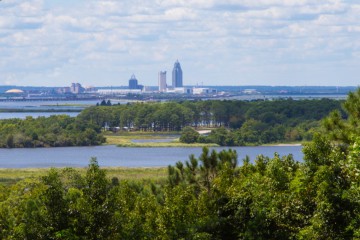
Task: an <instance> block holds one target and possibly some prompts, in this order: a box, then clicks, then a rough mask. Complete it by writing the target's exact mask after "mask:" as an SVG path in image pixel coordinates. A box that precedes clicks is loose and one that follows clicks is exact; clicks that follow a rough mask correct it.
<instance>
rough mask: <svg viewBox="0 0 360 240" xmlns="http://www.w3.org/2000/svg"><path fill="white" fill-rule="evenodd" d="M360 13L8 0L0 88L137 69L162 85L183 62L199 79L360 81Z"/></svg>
mask: <svg viewBox="0 0 360 240" xmlns="http://www.w3.org/2000/svg"><path fill="white" fill-rule="evenodd" d="M359 13H360V3H359V2H358V1H355V0H348V1H345V0H319V1H312V0H303V1H297V0H267V1H264V0H253V1H249V0H240V1H234V0H219V1H214V0H209V1H204V0H193V1H188V2H186V1H182V0H171V1H170V0H169V1H160V0H149V1H146V2H140V1H138V0H135V1H128V0H124V1H115V0H101V1H95V0H78V1H71V0H29V1H21V0H2V1H0V52H1V58H0V85H18V86H29V85H32V86H67V85H69V84H70V83H72V82H82V83H83V85H84V86H99V85H103V86H126V85H127V84H128V79H129V74H131V73H136V76H137V77H138V79H140V80H141V82H142V84H143V85H144V86H156V83H157V82H158V72H159V70H160V69H168V70H170V67H171V63H172V62H173V61H174V59H180V60H181V65H182V67H183V69H186V85H192V86H195V85H197V84H201V83H203V84H204V85H209V86H216V85H228V86H229V85H233V86H234V85H235V86H239V85H242V86H244V85H270V86H271V85H272V86H275V85H277V86H279V85H286V86H306V85H307V86H310V85H313V86H314V85H318V86H358V85H359V83H360V81H359V80H360V77H359V76H360V68H359V67H358V65H359V62H360V43H359V38H360V24H359V23H360V14H359ZM169 75H170V74H169ZM169 78H170V76H169ZM168 81H170V79H168ZM168 84H169V85H170V83H168Z"/></svg>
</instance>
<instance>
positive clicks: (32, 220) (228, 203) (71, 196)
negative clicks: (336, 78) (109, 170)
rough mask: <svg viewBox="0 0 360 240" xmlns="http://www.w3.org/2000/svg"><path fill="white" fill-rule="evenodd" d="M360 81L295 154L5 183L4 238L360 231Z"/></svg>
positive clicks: (348, 235) (211, 158)
mask: <svg viewBox="0 0 360 240" xmlns="http://www.w3.org/2000/svg"><path fill="white" fill-rule="evenodd" d="M359 103H360V90H359V91H358V92H357V93H355V94H351V95H350V96H349V99H348V100H347V102H346V103H345V104H344V107H345V109H346V111H347V113H348V116H349V118H348V119H346V120H344V119H341V118H340V115H339V112H333V113H332V114H331V115H330V116H329V117H327V118H326V119H325V120H324V129H325V131H324V132H322V133H321V134H316V135H315V137H314V139H313V141H312V142H310V143H307V144H305V146H304V150H303V151H304V161H303V162H301V163H299V162H296V161H294V159H293V158H292V156H291V155H289V156H283V157H280V156H278V155H277V154H274V157H273V158H267V157H264V156H261V155H260V156H258V157H257V159H256V160H255V162H254V163H251V162H250V160H249V159H248V158H245V159H244V160H243V162H242V165H241V166H238V159H237V154H236V152H235V151H233V150H227V151H225V150H224V151H222V152H215V151H211V152H210V151H209V150H208V149H206V148H204V149H203V153H202V154H201V155H200V156H199V157H198V158H196V157H195V156H193V155H191V156H190V158H189V160H188V161H186V162H185V163H183V162H178V163H177V164H176V165H175V166H169V167H168V179H167V180H166V181H165V182H156V183H153V182H149V181H123V180H121V179H117V178H112V179H109V178H108V177H107V174H106V171H104V170H103V169H101V168H100V167H99V165H98V163H97V161H96V160H95V159H92V160H91V162H90V165H89V167H88V169H87V172H86V174H85V175H84V176H83V175H80V174H79V173H78V172H77V170H74V169H71V168H66V169H63V170H59V169H52V170H50V171H49V173H48V174H47V175H46V176H44V177H42V178H40V179H25V180H23V181H20V182H18V183H17V184H15V185H12V186H9V187H6V186H0V238H1V239H359V238H360V214H359V212H360V187H359V186H360V179H359V171H360V137H359V136H360V117H359V116H360V108H359V106H360V105H359Z"/></svg>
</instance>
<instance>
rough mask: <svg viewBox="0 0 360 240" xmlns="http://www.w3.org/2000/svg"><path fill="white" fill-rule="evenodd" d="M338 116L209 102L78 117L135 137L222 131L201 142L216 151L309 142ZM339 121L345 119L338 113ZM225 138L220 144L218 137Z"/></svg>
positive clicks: (328, 107)
mask: <svg viewBox="0 0 360 240" xmlns="http://www.w3.org/2000/svg"><path fill="white" fill-rule="evenodd" d="M335 109H337V110H341V101H336V100H330V99H321V100H301V101H294V100H292V99H288V100H276V101H256V102H247V101H238V100H224V101H219V100H208V101H184V102H167V103H147V104H144V103H135V104H127V105H115V106H111V107H109V106H108V107H106V106H100V107H99V106H98V107H91V108H88V109H85V110H84V111H82V112H81V114H80V115H79V116H78V117H79V118H80V119H82V120H83V121H87V122H90V123H91V124H96V125H97V126H99V127H104V126H109V127H120V128H122V129H124V128H125V129H133V130H139V131H180V130H182V129H183V128H184V127H187V126H190V127H193V128H197V127H213V128H219V127H224V128H226V129H227V130H226V131H224V129H222V130H219V131H218V132H216V131H215V132H214V133H213V136H211V137H209V138H207V139H204V138H200V139H199V141H200V142H215V143H218V144H220V145H246V144H262V143H271V142H285V141H301V140H311V138H312V136H313V131H314V129H317V128H318V126H319V120H320V119H322V118H324V117H325V116H327V115H328V114H329V113H330V112H331V111H333V110H335ZM341 114H342V115H344V113H343V112H342V113H341ZM224 134H225V135H226V136H225V140H224V141H217V139H219V138H223V137H222V136H221V137H219V135H224Z"/></svg>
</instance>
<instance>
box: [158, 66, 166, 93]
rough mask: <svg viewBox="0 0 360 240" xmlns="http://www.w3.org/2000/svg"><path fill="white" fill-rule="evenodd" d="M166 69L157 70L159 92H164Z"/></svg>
mask: <svg viewBox="0 0 360 240" xmlns="http://www.w3.org/2000/svg"><path fill="white" fill-rule="evenodd" d="M166 87H167V85H166V71H164V72H162V71H160V72H159V92H165V91H166Z"/></svg>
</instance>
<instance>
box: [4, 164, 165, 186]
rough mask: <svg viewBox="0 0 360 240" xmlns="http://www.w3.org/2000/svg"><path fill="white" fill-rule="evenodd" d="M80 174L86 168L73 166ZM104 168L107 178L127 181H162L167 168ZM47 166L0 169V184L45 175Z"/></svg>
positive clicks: (84, 171) (8, 183)
mask: <svg viewBox="0 0 360 240" xmlns="http://www.w3.org/2000/svg"><path fill="white" fill-rule="evenodd" d="M58 169H61V168H58ZM75 169H76V170H77V171H79V172H80V173H81V174H85V173H86V168H75ZM102 169H105V170H106V173H107V177H108V178H109V179H111V178H113V177H117V178H118V179H119V180H120V181H121V180H129V181H132V180H134V181H149V180H151V181H154V182H162V181H164V180H165V179H166V177H167V168H166V167H162V168H123V167H107V168H102ZM48 171H49V168H25V169H22V168H19V169H5V168H2V169H0V184H4V185H11V184H14V183H16V182H18V181H20V180H23V179H25V178H38V177H41V176H45V175H46V174H47V173H48Z"/></svg>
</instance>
